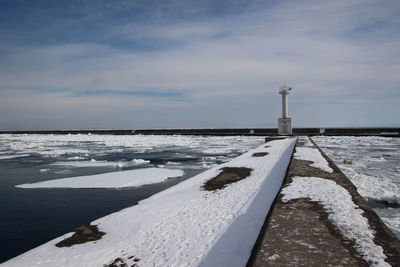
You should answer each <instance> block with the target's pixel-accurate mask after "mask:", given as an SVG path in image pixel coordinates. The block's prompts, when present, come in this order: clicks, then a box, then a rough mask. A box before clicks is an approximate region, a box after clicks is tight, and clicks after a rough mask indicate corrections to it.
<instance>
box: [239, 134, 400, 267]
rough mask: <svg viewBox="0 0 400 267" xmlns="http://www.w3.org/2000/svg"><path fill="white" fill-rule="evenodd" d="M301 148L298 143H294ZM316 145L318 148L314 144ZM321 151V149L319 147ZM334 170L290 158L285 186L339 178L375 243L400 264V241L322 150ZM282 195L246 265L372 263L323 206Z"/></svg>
mask: <svg viewBox="0 0 400 267" xmlns="http://www.w3.org/2000/svg"><path fill="white" fill-rule="evenodd" d="M301 146H303V143H302V142H301V141H299V142H298V143H297V146H296V147H301ZM313 146H314V148H318V147H317V145H316V144H315V143H313ZM318 149H319V148H318ZM319 151H320V152H321V154H322V155H323V156H324V157H325V159H326V160H327V161H328V163H329V166H330V167H331V168H332V169H333V173H328V172H325V171H322V170H320V169H317V168H314V167H311V166H310V165H309V163H310V162H308V161H304V160H298V159H296V158H292V161H291V164H290V166H289V169H288V173H287V177H286V179H285V181H284V184H283V187H285V186H287V185H288V184H290V183H291V182H292V178H293V177H295V176H302V177H321V178H324V179H329V180H332V181H335V182H336V183H337V184H338V185H340V186H342V187H343V188H345V189H346V190H347V191H348V192H349V193H350V195H351V196H352V199H353V202H354V203H355V204H356V205H357V206H358V207H359V208H360V209H362V210H363V211H364V216H365V217H366V218H367V220H368V222H369V225H370V227H371V228H372V229H373V230H374V231H375V233H376V234H375V239H374V242H375V244H377V245H379V246H381V247H382V248H383V250H384V254H385V255H386V256H387V259H386V262H387V263H389V264H390V265H391V266H400V241H399V240H398V239H397V238H396V237H395V235H394V234H393V233H392V232H391V231H390V230H389V229H388V228H387V227H386V225H385V224H384V223H383V222H382V221H381V220H380V218H379V217H378V216H377V215H376V213H375V212H374V211H373V210H372V209H371V208H370V207H369V206H368V205H367V203H366V201H365V200H364V199H363V198H362V197H361V196H360V195H359V194H358V192H357V188H356V187H355V186H354V185H353V184H352V183H351V182H350V180H349V179H348V178H347V177H346V176H345V175H344V174H343V173H342V172H341V171H340V169H339V168H338V167H337V166H336V165H335V164H334V163H333V162H332V161H331V160H330V159H329V158H328V157H327V156H326V155H325V154H324V153H323V152H322V151H321V150H320V149H319ZM281 198H282V195H281V194H278V196H277V197H276V199H275V202H274V206H273V208H272V209H271V210H270V213H269V215H268V216H267V218H266V221H265V224H264V226H263V229H262V231H261V233H260V236H259V238H258V241H257V243H256V245H255V246H254V248H253V253H252V256H251V258H250V260H249V262H248V264H247V266H369V264H368V263H367V262H366V261H365V260H364V259H363V257H362V256H361V255H360V253H359V252H357V251H356V249H355V248H354V247H355V244H354V242H353V241H352V240H349V239H347V238H345V237H344V236H343V235H342V234H341V233H340V231H339V230H338V229H337V228H336V227H335V226H334V225H333V224H332V223H331V221H330V220H329V219H328V214H327V213H326V212H325V211H324V209H323V207H322V206H321V205H320V204H318V203H316V202H312V201H310V200H309V199H304V198H303V199H297V200H292V201H289V202H286V203H285V202H283V201H282V199H281Z"/></svg>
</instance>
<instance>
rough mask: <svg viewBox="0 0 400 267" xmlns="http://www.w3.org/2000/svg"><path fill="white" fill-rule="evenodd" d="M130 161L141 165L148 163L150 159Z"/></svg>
mask: <svg viewBox="0 0 400 267" xmlns="http://www.w3.org/2000/svg"><path fill="white" fill-rule="evenodd" d="M132 162H133V163H135V164H137V165H143V164H149V163H150V160H144V159H133V160H132Z"/></svg>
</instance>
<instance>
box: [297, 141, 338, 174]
mask: <svg viewBox="0 0 400 267" xmlns="http://www.w3.org/2000/svg"><path fill="white" fill-rule="evenodd" d="M294 157H295V158H296V159H300V160H308V161H312V162H313V163H312V164H310V166H312V167H314V168H318V169H321V170H323V171H325V172H329V173H332V172H333V170H332V168H331V167H329V163H328V161H326V159H325V158H324V157H323V156H322V155H321V153H320V152H319V150H318V149H316V148H310V147H296V153H294Z"/></svg>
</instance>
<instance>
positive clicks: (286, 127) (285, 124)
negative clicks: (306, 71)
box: [278, 85, 292, 135]
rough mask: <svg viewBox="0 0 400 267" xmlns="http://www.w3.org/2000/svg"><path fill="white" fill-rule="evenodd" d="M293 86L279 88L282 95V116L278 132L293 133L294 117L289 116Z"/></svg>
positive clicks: (283, 133)
mask: <svg viewBox="0 0 400 267" xmlns="http://www.w3.org/2000/svg"><path fill="white" fill-rule="evenodd" d="M291 90H292V87H288V86H286V85H284V86H281V88H279V94H281V95H282V118H279V119H278V134H279V135H291V134H292V119H291V118H289V117H288V95H289V94H290V91H291Z"/></svg>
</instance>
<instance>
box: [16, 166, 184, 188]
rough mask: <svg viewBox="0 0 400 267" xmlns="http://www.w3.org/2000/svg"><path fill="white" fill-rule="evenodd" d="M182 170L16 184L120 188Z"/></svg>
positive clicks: (23, 186)
mask: <svg viewBox="0 0 400 267" xmlns="http://www.w3.org/2000/svg"><path fill="white" fill-rule="evenodd" d="M183 174H184V172H183V171H182V170H170V169H162V168H145V169H136V170H129V171H120V172H110V173H102V174H96V175H87V176H78V177H70V178H63V179H55V180H49V181H44V182H38V183H31V184H21V185H16V187H19V188H122V187H134V186H141V185H147V184H154V183H160V182H162V181H164V180H165V179H167V178H172V177H180V176H183Z"/></svg>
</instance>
